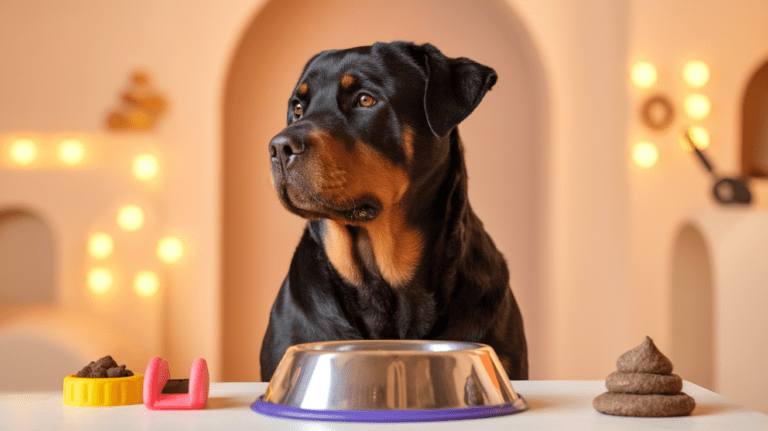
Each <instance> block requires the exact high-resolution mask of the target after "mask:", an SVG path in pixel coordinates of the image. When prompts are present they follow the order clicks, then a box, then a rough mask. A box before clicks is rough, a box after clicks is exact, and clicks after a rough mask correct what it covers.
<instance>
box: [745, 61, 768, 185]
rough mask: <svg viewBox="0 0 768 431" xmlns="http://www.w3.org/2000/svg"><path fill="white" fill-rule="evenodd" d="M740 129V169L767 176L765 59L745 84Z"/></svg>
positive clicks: (747, 173)
mask: <svg viewBox="0 0 768 431" xmlns="http://www.w3.org/2000/svg"><path fill="white" fill-rule="evenodd" d="M741 131H742V141H741V142H742V143H741V150H742V153H741V166H742V173H743V174H744V175H745V176H749V177H762V178H766V177H768V61H767V62H765V63H764V64H763V65H762V66H761V67H760V68H759V69H758V70H757V72H755V74H754V75H752V78H751V79H750V81H749V84H747V90H746V92H745V93H744V104H743V106H742V113H741Z"/></svg>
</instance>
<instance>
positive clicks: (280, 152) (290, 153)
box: [269, 134, 304, 166]
mask: <svg viewBox="0 0 768 431" xmlns="http://www.w3.org/2000/svg"><path fill="white" fill-rule="evenodd" d="M303 152H304V144H303V143H302V142H301V141H300V140H299V139H296V138H293V137H290V136H286V135H283V134H280V135H277V136H275V137H274V138H272V140H271V141H270V142H269V155H270V156H271V157H272V160H274V161H279V162H280V164H282V165H283V166H287V165H288V163H290V162H291V161H292V160H293V159H294V158H295V156H297V155H299V154H301V153H303Z"/></svg>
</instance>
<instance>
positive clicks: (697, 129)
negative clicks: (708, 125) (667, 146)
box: [680, 126, 709, 151]
mask: <svg viewBox="0 0 768 431" xmlns="http://www.w3.org/2000/svg"><path fill="white" fill-rule="evenodd" d="M688 134H689V135H690V136H691V140H693V143H694V144H695V145H696V147H697V148H698V149H700V150H704V149H706V148H708V147H709V132H708V131H707V129H705V128H703V127H701V126H691V127H690V128H689V129H688ZM680 146H681V147H683V149H684V150H685V151H693V148H691V144H689V143H688V140H687V139H685V136H680Z"/></svg>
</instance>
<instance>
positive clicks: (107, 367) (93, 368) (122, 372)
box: [77, 356, 133, 379]
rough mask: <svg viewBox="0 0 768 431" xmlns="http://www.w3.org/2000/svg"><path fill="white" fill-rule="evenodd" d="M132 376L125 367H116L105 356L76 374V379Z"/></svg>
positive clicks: (110, 358)
mask: <svg viewBox="0 0 768 431" xmlns="http://www.w3.org/2000/svg"><path fill="white" fill-rule="evenodd" d="M132 375H133V372H132V371H131V370H126V369H125V365H120V366H118V365H117V362H115V360H114V359H112V357H111V356H105V357H103V358H101V359H99V360H98V361H96V362H93V361H91V363H90V364H88V365H86V366H85V367H83V369H82V370H80V371H78V372H77V377H85V378H91V379H94V378H95V379H100V378H108V377H130V376H132Z"/></svg>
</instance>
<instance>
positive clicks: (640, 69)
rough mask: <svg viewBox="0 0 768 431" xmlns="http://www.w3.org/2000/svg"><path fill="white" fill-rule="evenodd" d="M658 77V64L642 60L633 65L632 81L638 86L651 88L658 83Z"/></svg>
mask: <svg viewBox="0 0 768 431" xmlns="http://www.w3.org/2000/svg"><path fill="white" fill-rule="evenodd" d="M657 77H658V74H657V73H656V66H654V65H653V64H651V63H648V62H647V61H641V62H638V63H635V65H634V66H632V83H633V84H635V85H636V86H637V87H640V88H651V87H652V86H653V84H655V83H656V79H657Z"/></svg>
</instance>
